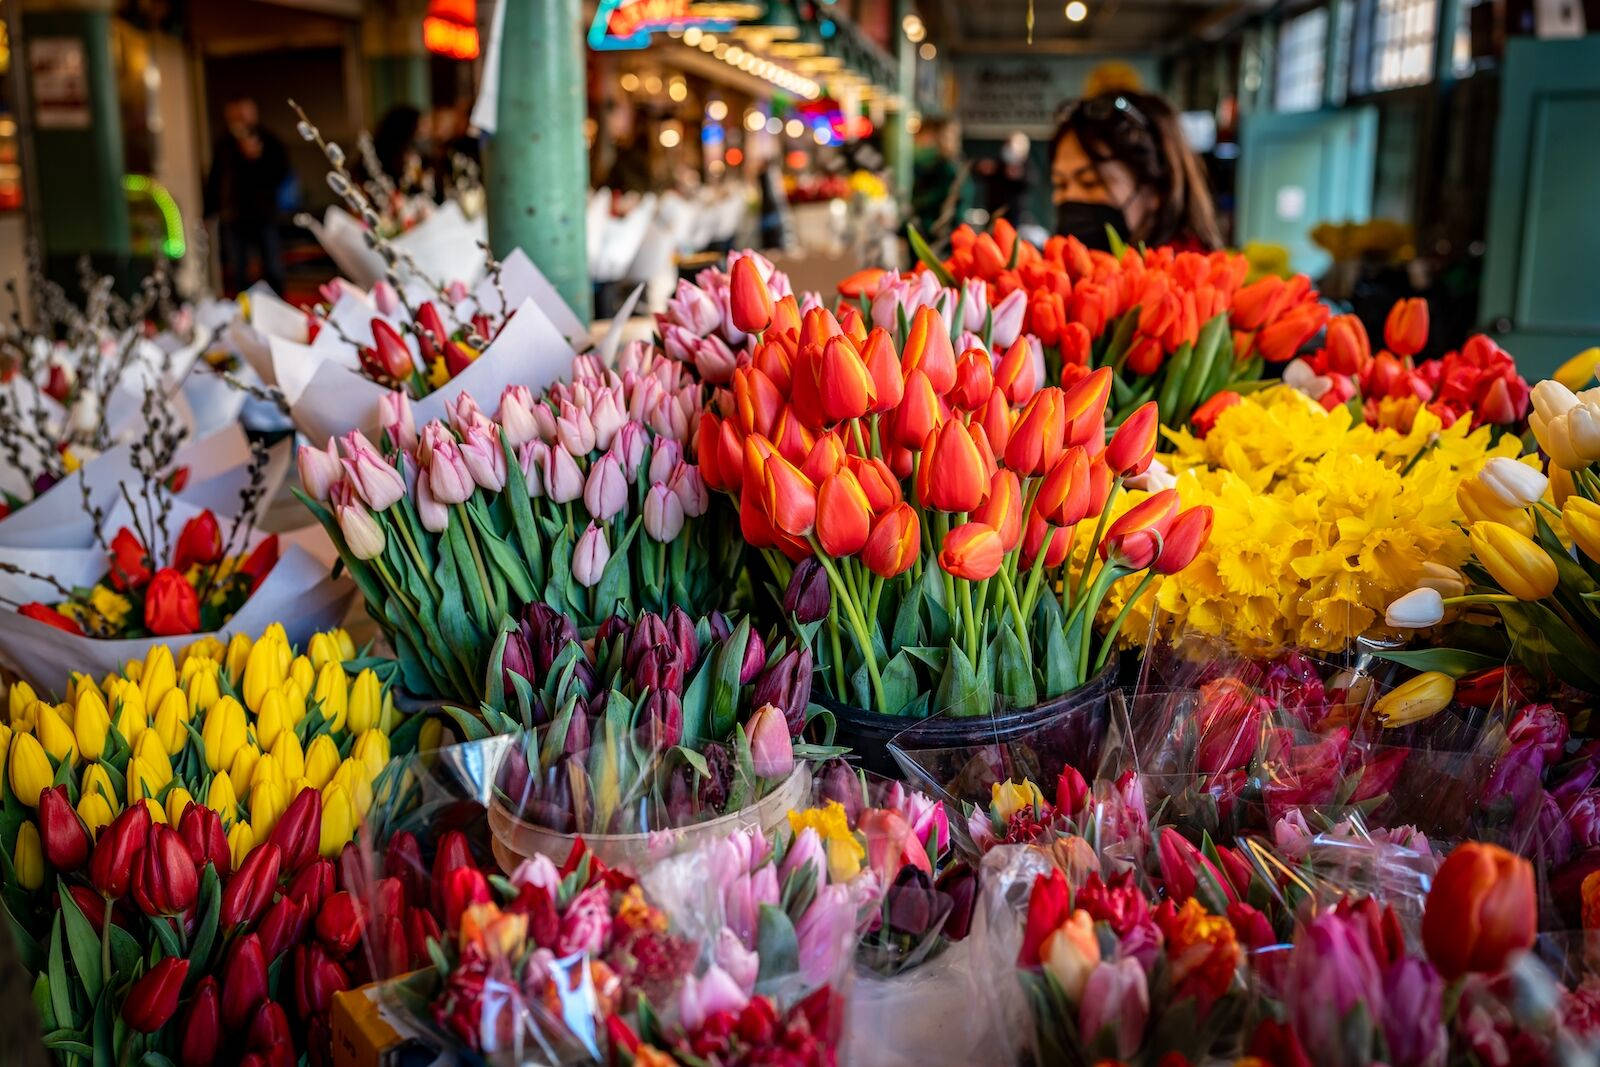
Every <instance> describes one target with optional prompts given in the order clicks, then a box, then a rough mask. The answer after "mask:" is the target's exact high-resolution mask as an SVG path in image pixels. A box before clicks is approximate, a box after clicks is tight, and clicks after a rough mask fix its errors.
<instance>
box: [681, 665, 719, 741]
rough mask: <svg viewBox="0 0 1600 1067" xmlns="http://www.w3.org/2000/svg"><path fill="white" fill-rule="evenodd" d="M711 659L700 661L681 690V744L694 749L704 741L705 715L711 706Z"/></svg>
mask: <svg viewBox="0 0 1600 1067" xmlns="http://www.w3.org/2000/svg"><path fill="white" fill-rule="evenodd" d="M713 666H714V665H713V664H712V662H711V657H710V656H707V657H706V658H705V659H703V660H701V661H700V666H699V667H698V668H697V669H696V670H695V672H694V677H693V678H691V679H690V680H689V684H688V686H686V687H685V688H684V690H683V743H684V744H685V745H686V746H689V747H694V746H696V745H699V744H700V742H701V741H704V740H705V739H706V714H707V711H708V709H709V708H710V705H711V673H712V669H713Z"/></svg>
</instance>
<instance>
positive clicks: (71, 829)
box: [39, 785, 91, 874]
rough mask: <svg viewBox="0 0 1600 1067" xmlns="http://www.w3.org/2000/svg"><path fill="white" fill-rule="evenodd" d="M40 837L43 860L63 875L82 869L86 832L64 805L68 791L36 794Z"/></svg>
mask: <svg viewBox="0 0 1600 1067" xmlns="http://www.w3.org/2000/svg"><path fill="white" fill-rule="evenodd" d="M39 833H40V836H41V838H42V840H43V844H44V857H45V859H47V860H49V861H50V866H51V867H53V868H55V869H56V870H57V871H60V872H61V873H63V874H67V873H70V872H72V871H75V870H77V869H78V868H79V867H82V866H83V864H84V861H85V860H87V859H88V858H89V849H90V845H91V842H90V840H89V832H88V830H87V829H86V828H85V827H84V825H83V823H82V822H81V821H80V820H79V819H78V814H77V812H75V811H73V810H72V805H71V804H70V803H68V802H67V787H66V786H64V785H58V786H55V787H54V788H51V789H46V790H43V791H41V792H40V794H39Z"/></svg>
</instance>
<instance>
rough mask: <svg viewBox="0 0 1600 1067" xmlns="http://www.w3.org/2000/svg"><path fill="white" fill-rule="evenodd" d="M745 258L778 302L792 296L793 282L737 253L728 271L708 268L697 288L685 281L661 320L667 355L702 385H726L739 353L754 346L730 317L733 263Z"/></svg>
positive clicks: (759, 258) (762, 260)
mask: <svg viewBox="0 0 1600 1067" xmlns="http://www.w3.org/2000/svg"><path fill="white" fill-rule="evenodd" d="M744 258H748V259H749V260H750V261H751V262H752V263H754V264H755V266H756V270H757V272H758V273H759V274H760V275H761V280H762V281H763V282H765V283H766V285H767V288H768V290H769V291H771V293H772V296H773V299H774V300H781V299H783V298H784V297H786V296H790V295H792V294H793V290H792V289H791V288H790V287H789V279H788V278H787V277H786V276H785V275H784V273H783V272H782V271H780V270H778V269H777V268H776V267H774V266H773V265H772V263H771V261H770V260H768V259H767V258H766V257H765V256H763V255H761V254H760V253H759V252H750V251H745V252H735V253H733V254H732V255H731V256H729V257H728V268H727V270H723V269H721V268H718V267H707V268H706V269H705V270H702V271H701V272H700V273H699V274H696V275H695V279H694V281H693V282H690V281H688V280H686V279H680V280H679V282H678V290H677V292H676V293H674V294H673V296H672V299H670V300H668V301H667V310H666V312H665V313H663V314H659V315H657V316H656V330H657V333H658V334H659V335H660V337H661V345H662V348H663V349H665V351H666V354H667V355H668V356H669V357H670V358H672V359H675V360H677V361H678V362H680V363H683V364H685V365H687V366H692V367H694V368H695V371H696V372H697V373H698V375H699V377H700V380H701V381H703V382H706V383H707V384H709V385H725V384H726V383H727V382H728V381H729V380H730V379H731V378H732V377H733V370H734V367H736V366H737V365H738V353H740V352H741V351H743V350H744V349H745V348H746V347H747V346H748V345H749V344H751V343H753V342H754V340H755V337H754V336H753V335H751V334H748V333H746V332H745V331H743V330H741V329H739V327H738V326H736V325H734V321H733V315H732V312H731V303H730V293H731V274H730V272H731V271H732V270H733V265H734V263H735V262H737V261H738V260H740V259H744Z"/></svg>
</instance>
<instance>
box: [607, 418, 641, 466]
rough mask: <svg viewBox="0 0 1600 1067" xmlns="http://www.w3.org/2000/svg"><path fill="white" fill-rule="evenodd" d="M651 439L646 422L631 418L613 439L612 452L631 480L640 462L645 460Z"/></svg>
mask: <svg viewBox="0 0 1600 1067" xmlns="http://www.w3.org/2000/svg"><path fill="white" fill-rule="evenodd" d="M648 440H649V435H648V431H646V430H645V428H644V424H643V423H641V422H637V421H635V420H633V419H629V420H628V421H627V422H625V423H623V424H622V429H620V430H618V431H617V436H615V437H613V438H612V439H611V454H612V455H613V456H615V457H616V459H617V464H618V465H619V466H621V467H622V473H623V474H625V475H627V476H628V478H629V480H630V481H631V480H632V479H633V476H634V475H635V474H636V473H637V472H638V470H639V464H640V463H642V462H643V461H644V450H645V445H646V442H647V441H648Z"/></svg>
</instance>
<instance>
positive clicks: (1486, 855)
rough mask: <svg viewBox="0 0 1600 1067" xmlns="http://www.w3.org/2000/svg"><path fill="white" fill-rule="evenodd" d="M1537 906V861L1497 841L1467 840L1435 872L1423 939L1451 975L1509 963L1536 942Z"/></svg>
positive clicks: (1431, 955)
mask: <svg viewBox="0 0 1600 1067" xmlns="http://www.w3.org/2000/svg"><path fill="white" fill-rule="evenodd" d="M1538 921H1539V906H1538V902H1537V899H1536V897H1535V896H1534V884H1533V865H1532V864H1530V863H1529V862H1528V861H1527V860H1525V859H1523V858H1522V857H1521V856H1517V855H1515V854H1513V853H1510V852H1507V851H1506V850H1505V849H1503V848H1500V847H1499V846H1497V845H1490V844H1484V843H1482V842H1479V841H1468V842H1467V843H1465V844H1463V845H1460V846H1458V847H1457V848H1456V850H1455V851H1454V852H1452V853H1450V855H1449V856H1447V857H1446V858H1445V861H1444V863H1443V864H1442V865H1441V866H1440V867H1439V873H1438V874H1436V875H1434V879H1433V888H1432V889H1430V890H1429V891H1428V901H1427V906H1426V908H1425V910H1424V911H1423V915H1422V944H1423V946H1424V947H1425V948H1426V949H1427V950H1428V958H1429V959H1430V960H1432V961H1433V965H1434V966H1435V967H1437V968H1439V973H1440V974H1442V975H1443V976H1444V977H1445V978H1446V979H1447V980H1454V979H1455V978H1457V977H1459V976H1460V975H1462V974H1465V973H1466V972H1468V971H1482V972H1485V973H1489V974H1494V973H1498V972H1499V971H1502V970H1504V969H1505V966H1506V964H1507V963H1508V962H1509V961H1510V959H1511V957H1512V956H1514V955H1515V954H1517V953H1518V952H1520V951H1522V950H1524V949H1526V948H1528V947H1529V946H1530V945H1532V944H1533V939H1534V934H1535V932H1536V931H1537V929H1538Z"/></svg>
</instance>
